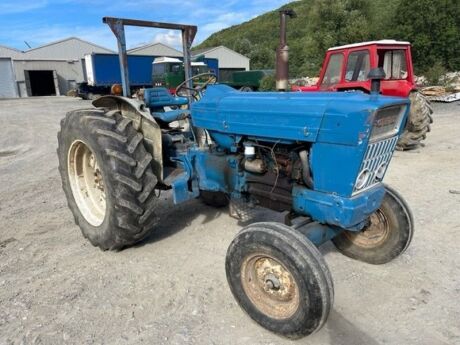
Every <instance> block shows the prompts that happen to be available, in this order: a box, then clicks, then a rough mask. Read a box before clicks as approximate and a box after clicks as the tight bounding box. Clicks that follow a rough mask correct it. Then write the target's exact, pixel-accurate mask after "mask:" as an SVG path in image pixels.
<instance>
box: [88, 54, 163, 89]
mask: <svg viewBox="0 0 460 345" xmlns="http://www.w3.org/2000/svg"><path fill="white" fill-rule="evenodd" d="M155 58H156V56H144V55H128V71H129V81H130V84H131V86H142V85H144V86H148V85H152V63H153V60H154V59H155ZM85 60H86V73H87V79H88V82H89V83H90V85H91V86H111V85H113V84H121V72H120V60H119V58H118V55H117V54H91V65H92V66H88V60H87V58H85ZM91 71H92V75H91V76H90V74H91Z"/></svg>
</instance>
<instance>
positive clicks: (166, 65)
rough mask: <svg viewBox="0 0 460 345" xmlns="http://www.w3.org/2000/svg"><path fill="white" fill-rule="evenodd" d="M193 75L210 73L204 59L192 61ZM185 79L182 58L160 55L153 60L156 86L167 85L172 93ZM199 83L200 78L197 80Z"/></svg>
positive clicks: (153, 81) (153, 82) (153, 77)
mask: <svg viewBox="0 0 460 345" xmlns="http://www.w3.org/2000/svg"><path fill="white" fill-rule="evenodd" d="M191 67H192V76H195V75H198V74H202V73H208V72H209V68H208V66H207V65H206V64H205V63H204V62H202V61H194V62H191ZM184 80H185V70H184V63H183V62H182V60H180V59H177V58H170V57H159V58H156V59H155V60H153V68H152V84H153V86H155V87H158V86H161V87H166V88H167V89H168V90H169V91H170V93H171V94H174V93H175V89H176V87H177V86H179V85H180V84H181V83H182V82H183V81H184ZM195 83H197V84H199V83H200V80H199V79H198V80H195Z"/></svg>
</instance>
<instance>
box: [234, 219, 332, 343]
mask: <svg viewBox="0 0 460 345" xmlns="http://www.w3.org/2000/svg"><path fill="white" fill-rule="evenodd" d="M225 268H226V272H227V281H228V283H229V285H230V289H231V291H232V293H233V296H234V297H235V299H236V300H237V302H238V304H239V305H240V306H241V307H242V308H243V310H244V311H245V312H246V313H248V315H249V316H250V317H251V318H252V319H254V320H255V321H256V322H257V323H259V324H260V325H261V326H262V327H265V328H266V329H268V330H270V331H272V332H275V333H278V334H281V335H283V336H286V337H289V338H300V337H303V336H306V335H309V334H311V333H313V332H315V331H317V330H319V329H320V328H321V327H322V326H323V325H324V323H325V322H326V320H327V317H328V315H329V312H330V310H331V308H332V304H333V299H334V288H333V283H332V278H331V276H330V272H329V270H328V268H327V265H326V263H325V262H324V259H323V258H322V256H321V254H320V253H319V251H318V249H317V248H316V247H315V246H314V245H313V244H312V243H311V242H310V241H309V240H308V239H307V238H306V237H304V236H302V235H301V234H300V233H299V232H297V231H296V230H294V229H292V228H290V227H288V226H286V225H283V224H279V223H256V224H252V225H250V226H248V227H246V228H244V229H243V230H242V231H241V232H240V233H238V235H237V236H236V237H235V239H234V240H233V241H232V243H231V244H230V246H229V248H228V251H227V257H226V262H225Z"/></svg>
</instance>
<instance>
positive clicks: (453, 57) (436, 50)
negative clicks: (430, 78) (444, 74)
mask: <svg viewBox="0 0 460 345" xmlns="http://www.w3.org/2000/svg"><path fill="white" fill-rule="evenodd" d="M389 32H390V33H392V35H393V36H394V37H395V38H397V39H401V40H407V41H410V42H411V43H412V47H413V48H412V57H413V60H414V63H415V67H416V72H425V71H427V70H428V69H429V68H430V67H431V66H433V65H435V64H436V63H437V62H439V63H441V64H442V66H444V67H445V68H447V69H449V70H458V69H460V4H459V2H458V0H438V1H432V0H400V3H399V5H398V6H397V9H396V13H395V15H394V18H393V23H392V25H391V28H389Z"/></svg>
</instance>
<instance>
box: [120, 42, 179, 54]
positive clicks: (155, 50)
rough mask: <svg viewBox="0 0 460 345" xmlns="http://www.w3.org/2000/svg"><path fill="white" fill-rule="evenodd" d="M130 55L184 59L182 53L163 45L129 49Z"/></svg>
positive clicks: (148, 45)
mask: <svg viewBox="0 0 460 345" xmlns="http://www.w3.org/2000/svg"><path fill="white" fill-rule="evenodd" d="M128 54H132V55H148V56H168V57H182V52H181V51H179V50H177V49H174V48H172V47H170V46H167V45H166V44H163V43H152V44H147V45H144V46H141V47H136V48H132V49H128Z"/></svg>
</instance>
